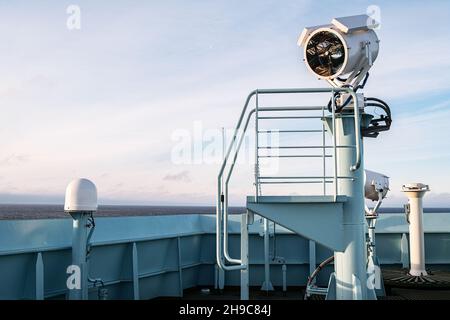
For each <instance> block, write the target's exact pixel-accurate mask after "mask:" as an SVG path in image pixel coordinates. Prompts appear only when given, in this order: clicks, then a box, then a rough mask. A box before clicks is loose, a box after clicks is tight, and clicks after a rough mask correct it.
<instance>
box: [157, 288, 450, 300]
mask: <svg viewBox="0 0 450 320" xmlns="http://www.w3.org/2000/svg"><path fill="white" fill-rule="evenodd" d="M202 289H209V293H205V292H204V290H202ZM304 290H305V288H304V287H294V288H292V287H290V288H288V291H287V292H283V291H282V290H281V288H275V291H272V292H269V293H266V292H264V291H261V290H260V288H259V287H252V288H251V289H250V299H251V300H303V297H304V292H305V291H304ZM386 291H387V296H386V297H384V298H381V299H380V300H450V290H434V289H433V290H431V289H412V288H389V287H387V288H386ZM160 299H164V300H167V299H169V300H171V299H180V298H160ZM181 299H182V300H217V301H220V300H239V299H240V289H239V287H229V288H226V289H225V290H223V291H222V292H219V291H218V290H214V289H213V288H207V287H197V288H192V289H189V290H185V291H184V296H183V298H181ZM311 299H312V300H323V299H324V298H323V297H319V296H314V297H311Z"/></svg>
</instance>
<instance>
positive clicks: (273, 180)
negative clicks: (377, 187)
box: [216, 88, 361, 271]
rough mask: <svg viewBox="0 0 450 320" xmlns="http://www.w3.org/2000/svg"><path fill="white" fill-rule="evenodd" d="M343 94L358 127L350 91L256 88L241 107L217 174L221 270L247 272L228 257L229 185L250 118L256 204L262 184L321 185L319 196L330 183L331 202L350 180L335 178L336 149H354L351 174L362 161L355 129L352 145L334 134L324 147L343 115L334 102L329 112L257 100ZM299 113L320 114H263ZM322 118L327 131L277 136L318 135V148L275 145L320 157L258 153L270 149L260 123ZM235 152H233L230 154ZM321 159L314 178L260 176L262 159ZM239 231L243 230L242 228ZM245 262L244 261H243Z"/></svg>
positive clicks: (323, 108) (244, 265) (243, 264)
mask: <svg viewBox="0 0 450 320" xmlns="http://www.w3.org/2000/svg"><path fill="white" fill-rule="evenodd" d="M339 92H345V93H348V94H349V95H350V96H351V97H352V99H353V101H354V104H353V105H354V115H355V116H354V119H355V128H360V117H359V106H358V101H357V98H356V94H355V93H354V91H353V90H352V89H350V88H313V89H258V90H254V91H252V92H251V93H250V94H249V95H248V97H247V99H246V102H245V105H244V108H243V110H242V112H241V115H240V117H239V120H238V123H237V125H236V128H235V130H234V134H233V136H232V140H231V143H230V145H229V147H228V149H227V152H226V154H225V157H224V161H223V163H222V166H221V168H220V171H219V175H218V184H217V188H218V191H217V195H218V196H217V206H216V258H217V264H218V266H219V268H220V269H222V270H224V271H231V270H246V269H248V261H243V259H242V257H241V259H234V258H232V257H230V255H229V252H228V185H229V182H230V179H231V176H232V174H233V170H234V167H235V164H236V160H237V158H238V155H239V150H240V148H241V146H242V143H243V140H244V137H245V134H246V132H247V129H248V126H249V124H250V121H251V119H252V117H253V115H254V116H255V117H254V120H255V181H254V186H255V202H258V198H259V197H260V196H261V186H262V185H264V184H267V185H269V184H271V185H273V184H317V183H319V184H322V185H323V188H322V189H323V190H322V193H323V195H324V196H326V195H327V187H326V186H327V184H332V185H333V188H332V190H333V191H332V195H331V196H332V198H333V199H334V201H336V200H337V197H338V180H339V179H352V177H345V176H338V175H337V149H338V148H354V149H355V152H356V162H355V163H354V164H353V165H352V171H353V170H356V169H358V168H359V165H360V162H361V146H360V143H359V140H360V139H359V137H360V132H359V129H358V130H355V131H356V132H355V134H356V136H357V137H358V138H357V139H356V144H355V145H354V146H345V145H337V141H336V137H335V135H333V139H332V144H331V145H326V144H325V142H326V139H325V135H326V132H327V130H329V129H330V130H333V131H334V130H335V125H336V117H337V116H339V117H345V115H337V114H336V112H335V105H334V99H331V101H332V103H331V112H329V111H328V108H327V106H325V105H322V106H290V107H286V106H284V107H283V106H282V107H261V106H260V97H261V96H263V95H282V94H308V93H309V94H317V93H329V94H330V96H331V97H334V95H335V94H336V93H339ZM253 98H254V101H255V107H254V108H253V109H250V110H249V105H250V102H251V100H252V99H253ZM302 111H319V112H320V115H314V116H311V115H307V116H305V115H294V116H293V115H287V116H284V115H283V116H280V115H276V116H270V115H266V114H267V113H268V112H277V113H283V112H290V113H292V112H297V113H300V112H302ZM325 117H329V119H330V121H329V125H330V127H329V129H327V128H326V126H325V123H322V127H321V128H320V129H303V130H301V129H295V130H277V132H278V133H280V134H288V133H320V134H321V137H322V143H321V144H319V145H308V146H304V145H303V146H302V145H295V146H277V147H276V148H277V149H279V150H300V149H302V150H306V149H308V150H319V151H320V152H321V154H309V155H300V154H282V155H275V156H274V155H265V154H261V152H260V151H261V150H264V149H265V150H271V149H273V148H274V147H273V146H261V145H260V144H259V140H260V139H259V136H260V135H261V134H270V133H271V132H273V130H267V129H260V121H270V120H283V119H311V120H317V119H322V120H324V118H325ZM233 150H234V152H233ZM327 150H332V153H331V154H330V153H327ZM271 157H278V158H320V159H321V161H322V169H323V171H322V175H315V176H262V175H261V174H260V170H259V169H260V168H259V165H260V160H261V159H262V158H271ZM327 158H332V159H333V162H332V169H333V175H327V174H326V169H327V166H326V159H327ZM241 230H243V229H242V228H241ZM246 260H247V259H246Z"/></svg>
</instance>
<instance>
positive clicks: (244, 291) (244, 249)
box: [241, 213, 249, 300]
mask: <svg viewBox="0 0 450 320" xmlns="http://www.w3.org/2000/svg"><path fill="white" fill-rule="evenodd" d="M241 259H242V264H244V265H245V266H246V267H245V269H242V270H241V300H248V299H249V265H248V262H249V261H248V213H244V214H243V215H242V216H241Z"/></svg>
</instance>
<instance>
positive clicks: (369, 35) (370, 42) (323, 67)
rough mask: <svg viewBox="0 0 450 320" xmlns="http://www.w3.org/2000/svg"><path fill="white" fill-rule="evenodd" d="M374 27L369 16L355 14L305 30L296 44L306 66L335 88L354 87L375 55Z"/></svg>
mask: <svg viewBox="0 0 450 320" xmlns="http://www.w3.org/2000/svg"><path fill="white" fill-rule="evenodd" d="M377 26H378V22H376V21H375V20H374V19H372V18H370V17H369V16H367V15H357V16H350V17H342V18H335V19H333V20H332V21H331V24H328V25H320V26H315V27H307V28H305V29H304V30H303V32H302V34H301V35H300V37H299V40H298V45H299V46H301V47H303V53H304V61H305V64H306V67H307V68H308V70H309V71H310V72H311V73H313V74H314V75H315V76H317V77H318V78H319V79H323V80H327V81H328V82H329V83H330V84H332V85H333V86H335V87H342V86H343V85H352V86H356V85H357V84H358V83H359V82H360V81H361V80H363V79H364V77H365V75H366V74H367V72H368V71H369V69H370V68H371V67H372V64H373V62H374V61H375V60H376V58H377V56H378V51H379V42H380V41H379V40H378V37H377V35H376V33H375V31H373V29H374V28H375V27H377ZM344 76H346V77H347V78H346V79H342V78H341V77H344Z"/></svg>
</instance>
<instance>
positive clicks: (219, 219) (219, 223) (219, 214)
mask: <svg viewBox="0 0 450 320" xmlns="http://www.w3.org/2000/svg"><path fill="white" fill-rule="evenodd" d="M327 92H331V93H332V94H333V96H334V93H335V92H348V93H349V94H350V95H351V96H352V98H353V102H354V103H353V105H354V109H355V116H354V117H355V136H356V145H355V149H356V161H355V164H353V165H352V166H351V168H350V170H351V171H356V170H357V169H358V168H359V167H360V164H361V154H360V152H361V146H360V137H361V132H360V118H359V106H358V100H357V97H356V94H355V92H354V91H353V90H352V89H350V88H312V89H301V88H300V89H297V88H294V89H258V90H254V91H252V92H250V94H249V95H248V96H247V99H246V102H245V104H244V108H243V110H242V112H241V114H240V116H239V120H238V123H237V125H236V128H235V130H234V133H233V137H232V141H231V143H230V145H229V147H228V150H227V152H226V154H225V157H224V160H223V163H222V166H221V168H220V171H219V175H218V185H217V186H218V195H217V207H216V235H217V237H216V260H217V264H218V266H219V267H220V268H221V269H223V270H241V269H245V268H246V267H247V266H246V265H244V264H242V260H238V259H233V258H231V257H230V255H229V253H228V183H229V181H230V178H231V174H232V172H233V169H234V165H235V162H236V160H237V156H238V152H239V149H240V147H241V145H242V141H243V139H244V137H245V133H246V130H247V128H248V125H249V122H250V119H251V116H252V115H253V114H254V113H255V112H258V111H293V110H295V109H296V108H297V107H284V108H283V107H280V108H259V107H258V102H257V105H256V108H255V109H253V110H251V111H250V112H249V114H248V116H247V120H246V122H245V126H244V130H243V132H242V135H241V137H240V139H239V142H238V145H237V148H236V151H235V154H234V156H233V162H232V164H231V166H230V169H229V171H228V174H227V177H226V180H225V185H224V190H222V181H223V175H224V171H225V168H226V166H227V163H228V160H229V157H230V154H231V151H232V149H233V147H234V146H235V145H236V140H237V137H238V132H239V129H240V128H241V125H242V122H243V120H244V116H245V114H246V112H247V109H248V105H249V103H250V101H251V99H252V97H253V96H255V95H256V96H258V95H259V94H290V93H327ZM332 101H333V108H332V109H333V110H332V111H333V118H334V99H332ZM307 108H309V109H307ZM314 108H315V107H304V108H301V107H298V110H302V109H303V110H312V109H314ZM319 108H321V110H323V107H319ZM264 109H266V110H264ZM283 109H285V110H283ZM257 120H258V119H257ZM258 134H259V132H258V129H256V135H258ZM256 150H258V148H256ZM334 150H336V146H335V147H334ZM257 156H258V155H257ZM335 161H336V160H335ZM321 178H323V177H321ZM335 179H338V177H337V176H336V175H335ZM335 181H336V180H335ZM256 187H258V186H256ZM222 227H223V229H222ZM222 233H223V236H222ZM222 238H223V248H222ZM222 249H223V251H222ZM224 258H225V259H226V260H227V261H228V262H229V263H235V264H236V265H225V262H224Z"/></svg>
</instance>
